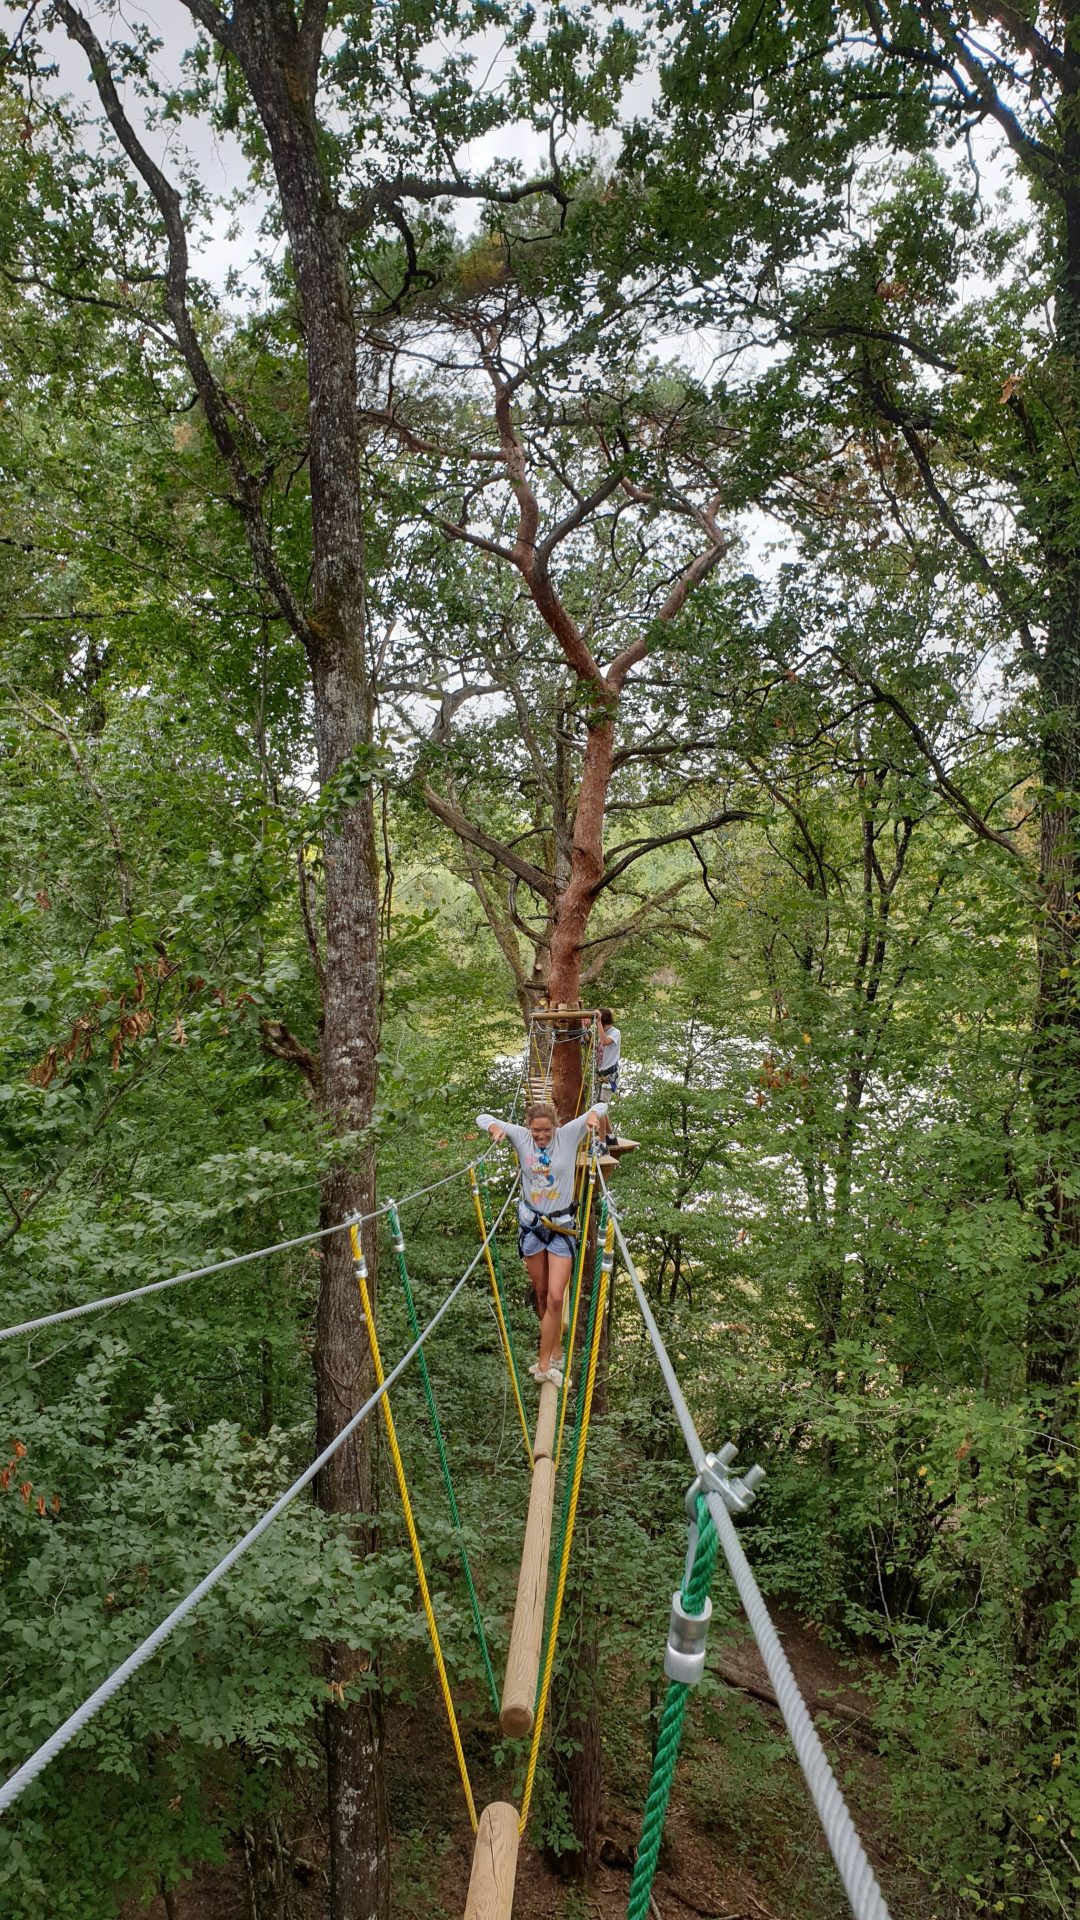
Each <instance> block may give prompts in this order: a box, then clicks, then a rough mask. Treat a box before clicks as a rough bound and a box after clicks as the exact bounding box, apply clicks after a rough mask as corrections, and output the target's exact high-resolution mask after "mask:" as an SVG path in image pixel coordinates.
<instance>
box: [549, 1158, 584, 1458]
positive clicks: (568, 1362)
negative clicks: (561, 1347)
mask: <svg viewBox="0 0 1080 1920" xmlns="http://www.w3.org/2000/svg"><path fill="white" fill-rule="evenodd" d="M588 1195H589V1170H588V1168H587V1167H586V1169H585V1178H584V1179H583V1180H582V1182H581V1199H580V1200H579V1201H578V1217H577V1230H578V1248H577V1256H576V1258H575V1260H574V1264H573V1267H572V1268H571V1271H570V1298H569V1300H568V1301H567V1307H566V1324H567V1326H568V1327H572V1326H573V1324H574V1301H575V1300H576V1299H577V1291H578V1288H579V1287H580V1285H581V1276H582V1273H583V1271H584V1268H585V1208H586V1205H587V1203H588ZM585 1351H586V1353H587V1352H588V1348H587V1347H586V1349H585ZM573 1362H574V1356H573V1354H572V1353H564V1354H563V1378H562V1386H561V1387H560V1388H559V1399H558V1405H557V1407H556V1409H555V1432H556V1433H558V1431H559V1423H560V1421H561V1419H562V1403H563V1395H564V1394H566V1393H568V1392H569V1390H570V1369H571V1367H572V1365H573Z"/></svg>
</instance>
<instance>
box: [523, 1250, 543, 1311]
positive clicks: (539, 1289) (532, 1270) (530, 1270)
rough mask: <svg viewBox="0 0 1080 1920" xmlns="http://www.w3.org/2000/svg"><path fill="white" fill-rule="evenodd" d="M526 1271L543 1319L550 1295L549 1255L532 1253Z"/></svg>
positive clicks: (526, 1263) (526, 1264)
mask: <svg viewBox="0 0 1080 1920" xmlns="http://www.w3.org/2000/svg"><path fill="white" fill-rule="evenodd" d="M525 1271H526V1273H527V1274H528V1276H529V1279H530V1280H531V1281H532V1290H533V1292H534V1293H535V1295H536V1305H537V1310H538V1312H539V1314H540V1318H541V1320H542V1319H543V1317H544V1313H545V1310H546V1308H547V1296H548V1257H547V1253H546V1251H545V1252H544V1253H530V1255H529V1257H528V1259H527V1260H526V1262H525Z"/></svg>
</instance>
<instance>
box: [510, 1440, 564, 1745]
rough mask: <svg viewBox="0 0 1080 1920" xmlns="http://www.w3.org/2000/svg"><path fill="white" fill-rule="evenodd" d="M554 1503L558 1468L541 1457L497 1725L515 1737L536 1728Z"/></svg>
mask: <svg viewBox="0 0 1080 1920" xmlns="http://www.w3.org/2000/svg"><path fill="white" fill-rule="evenodd" d="M554 1505H555V1468H554V1466H553V1464H552V1462H551V1461H550V1460H549V1459H546V1458H541V1459H539V1460H537V1462H536V1465H535V1466H534V1467H533V1476H532V1488H531V1491H530V1493H529V1513H528V1518H527V1520H526V1522H525V1545H524V1547H523V1548H522V1553H521V1572H520V1573H519V1575H518V1590H517V1604H516V1605H515V1607H514V1624H513V1627H512V1629H511V1632H510V1652H509V1654H508V1655H507V1659H506V1680H505V1683H504V1685H503V1697H502V1710H501V1712H500V1714H499V1725H500V1726H501V1728H502V1730H503V1732H504V1733H505V1734H507V1735H509V1737H510V1738H511V1739H513V1740H520V1739H522V1738H523V1737H524V1735H526V1734H528V1733H531V1732H532V1725H533V1703H534V1701H535V1699H536V1682H537V1680H538V1678H539V1675H540V1642H541V1640H542V1639H543V1634H544V1602H545V1600H546V1598H547V1575H548V1554H549V1553H550V1551H551V1515H552V1510H553V1508H554Z"/></svg>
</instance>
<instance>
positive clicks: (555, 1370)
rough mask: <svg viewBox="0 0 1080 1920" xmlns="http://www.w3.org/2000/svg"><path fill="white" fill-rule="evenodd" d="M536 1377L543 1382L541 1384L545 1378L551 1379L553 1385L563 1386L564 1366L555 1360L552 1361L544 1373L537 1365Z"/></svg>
mask: <svg viewBox="0 0 1080 1920" xmlns="http://www.w3.org/2000/svg"><path fill="white" fill-rule="evenodd" d="M536 1378H537V1380H538V1381H539V1382H540V1383H541V1385H543V1383H544V1381H545V1380H550V1382H551V1384H552V1386H553V1387H561V1386H562V1383H563V1377H562V1368H561V1367H557V1366H556V1365H555V1363H554V1361H553V1362H552V1364H551V1366H550V1367H546V1368H545V1369H544V1371H543V1372H542V1373H541V1371H540V1368H539V1367H537V1369H536Z"/></svg>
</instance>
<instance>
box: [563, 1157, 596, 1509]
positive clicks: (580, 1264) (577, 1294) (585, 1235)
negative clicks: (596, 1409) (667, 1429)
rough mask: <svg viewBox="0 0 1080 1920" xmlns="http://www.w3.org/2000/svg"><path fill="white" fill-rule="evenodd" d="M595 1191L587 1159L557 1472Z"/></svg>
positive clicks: (593, 1168) (593, 1162) (593, 1167)
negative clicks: (583, 1212) (586, 1179)
mask: <svg viewBox="0 0 1080 1920" xmlns="http://www.w3.org/2000/svg"><path fill="white" fill-rule="evenodd" d="M595 1189H596V1159H595V1156H593V1155H590V1158H589V1186H588V1191H587V1192H586V1195H585V1217H584V1219H583V1220H582V1223H581V1244H580V1246H579V1247H578V1257H577V1283H576V1285H575V1287H574V1311H573V1313H572V1315H571V1317H570V1334H569V1338H568V1339H567V1341H566V1345H565V1347H564V1349H563V1375H564V1379H563V1390H562V1396H561V1398H560V1402H559V1433H558V1438H557V1439H556V1441H555V1470H556V1472H558V1468H559V1455H560V1454H561V1452H562V1437H563V1427H564V1426H565V1425H566V1405H567V1401H568V1400H569V1398H570V1370H571V1368H572V1366H573V1364H574V1347H575V1342H576V1340H577V1323H578V1308H579V1307H580V1305H581V1296H582V1294H583V1292H584V1291H585V1289H584V1288H583V1286H582V1284H581V1282H582V1277H583V1275H584V1273H585V1248H586V1246H587V1245H588V1240H589V1215H590V1213H591V1212H592V1202H593V1193H594V1192H595Z"/></svg>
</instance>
